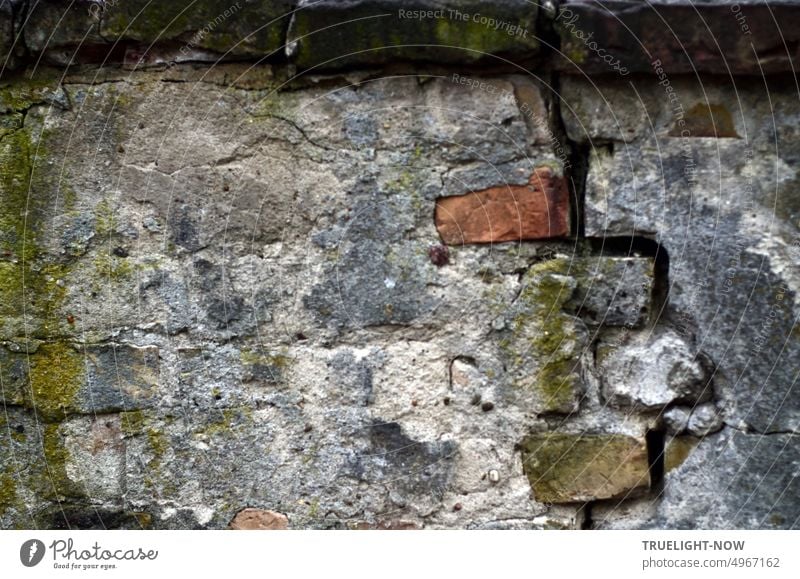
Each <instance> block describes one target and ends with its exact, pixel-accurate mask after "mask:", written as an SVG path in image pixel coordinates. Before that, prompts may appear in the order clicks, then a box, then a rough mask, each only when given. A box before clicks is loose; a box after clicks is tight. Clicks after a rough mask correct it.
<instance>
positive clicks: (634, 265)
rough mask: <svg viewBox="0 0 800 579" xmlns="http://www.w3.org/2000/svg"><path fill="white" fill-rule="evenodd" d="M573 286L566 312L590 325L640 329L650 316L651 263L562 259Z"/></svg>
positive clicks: (640, 259)
mask: <svg viewBox="0 0 800 579" xmlns="http://www.w3.org/2000/svg"><path fill="white" fill-rule="evenodd" d="M562 261H563V262H564V263H565V266H566V269H567V271H568V273H569V275H572V276H573V277H575V279H576V281H577V284H576V286H575V291H574V292H573V294H572V298H571V299H570V300H569V302H567V304H566V306H567V309H569V310H572V311H574V312H575V314H576V315H578V316H579V317H580V318H581V319H582V320H583V321H584V322H586V323H587V324H590V325H603V326H624V327H626V328H635V327H638V326H641V325H642V324H644V323H645V321H646V320H647V317H648V316H649V314H650V309H651V302H652V295H653V284H654V280H655V274H654V272H653V260H652V259H650V258H643V257H582V258H581V257H575V258H570V259H569V260H567V259H563V260H562Z"/></svg>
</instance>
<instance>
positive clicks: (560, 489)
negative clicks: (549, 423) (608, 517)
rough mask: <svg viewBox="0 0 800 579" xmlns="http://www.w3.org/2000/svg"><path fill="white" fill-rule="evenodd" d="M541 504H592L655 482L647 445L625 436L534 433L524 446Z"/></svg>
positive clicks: (534, 488) (527, 466) (530, 478)
mask: <svg viewBox="0 0 800 579" xmlns="http://www.w3.org/2000/svg"><path fill="white" fill-rule="evenodd" d="M522 459H523V464H524V468H525V472H526V474H527V475H528V479H529V480H530V481H531V487H532V488H533V494H534V496H535V497H536V500H538V501H542V502H546V503H572V502H586V501H594V500H597V499H610V498H614V497H620V496H623V495H624V496H625V497H626V498H627V497H630V496H631V495H635V491H637V490H640V489H644V488H647V486H648V485H649V482H650V477H649V475H648V470H647V468H648V466H647V448H646V447H645V445H644V442H643V441H640V440H636V439H634V438H631V437H626V436H620V435H590V434H579V435H571V434H555V433H548V434H542V435H532V436H530V437H528V438H526V439H525V440H524V441H523V442H522Z"/></svg>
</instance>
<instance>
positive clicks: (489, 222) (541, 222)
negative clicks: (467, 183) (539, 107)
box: [435, 167, 569, 245]
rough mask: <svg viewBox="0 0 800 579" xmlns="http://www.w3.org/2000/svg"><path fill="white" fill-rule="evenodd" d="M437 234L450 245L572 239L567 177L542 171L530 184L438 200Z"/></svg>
mask: <svg viewBox="0 0 800 579" xmlns="http://www.w3.org/2000/svg"><path fill="white" fill-rule="evenodd" d="M435 220H436V229H437V230H438V231H439V235H440V236H441V237H442V240H443V241H444V242H445V243H447V244H449V245H463V244H466V243H494V242H500V241H520V240H525V239H547V238H551V237H564V236H566V235H569V193H568V191H567V184H566V181H565V179H564V178H563V177H558V176H556V175H555V174H554V173H553V171H552V169H550V168H549V167H539V168H537V169H536V170H535V171H534V172H533V174H532V175H531V178H530V180H529V181H528V184H527V185H501V186H497V187H490V188H488V189H483V190H482V191H473V192H472V193H468V194H466V195H455V196H452V197H442V198H440V199H438V200H437V201H436V216H435Z"/></svg>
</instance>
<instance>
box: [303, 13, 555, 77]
mask: <svg viewBox="0 0 800 579" xmlns="http://www.w3.org/2000/svg"><path fill="white" fill-rule="evenodd" d="M414 11H423V12H424V14H423V16H422V17H415V16H414V15H413V13H414ZM537 13H538V6H537V5H536V4H535V3H530V2H524V1H520V2H517V1H514V0H506V1H504V2H488V1H486V0H460V1H447V2H434V1H432V0H415V1H414V2H411V3H402V4H400V3H397V2H392V1H389V0H369V1H361V0H355V1H348V2H340V1H338V0H324V1H321V2H320V1H319V0H301V2H300V4H299V7H298V10H297V12H296V15H295V18H294V19H293V21H292V25H291V27H290V29H289V46H290V50H289V52H290V53H293V54H294V56H295V58H296V62H297V64H298V65H299V66H301V67H303V68H309V67H322V68H337V67H342V66H351V65H353V64H378V63H385V62H390V61H402V60H428V61H432V62H442V61H445V62H447V61H449V62H458V63H464V62H468V63H469V62H478V61H487V62H495V63H497V62H501V61H499V60H498V59H496V58H493V55H499V56H502V57H504V58H509V57H510V58H521V57H522V58H529V57H530V56H532V55H535V54H536V53H537V52H538V49H539V41H538V39H537V35H536V17H537ZM293 43H296V44H293Z"/></svg>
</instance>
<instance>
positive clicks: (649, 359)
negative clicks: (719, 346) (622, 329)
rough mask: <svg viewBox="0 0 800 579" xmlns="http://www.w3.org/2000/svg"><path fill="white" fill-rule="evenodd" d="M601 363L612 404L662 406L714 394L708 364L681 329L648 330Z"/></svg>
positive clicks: (606, 397) (700, 398) (605, 388)
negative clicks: (692, 346)
mask: <svg viewBox="0 0 800 579" xmlns="http://www.w3.org/2000/svg"><path fill="white" fill-rule="evenodd" d="M601 348H602V346H601ZM599 364H600V368H601V374H602V376H603V378H602V381H603V396H604V398H605V399H606V400H607V401H608V403H609V404H612V405H616V406H638V407H641V408H645V409H660V408H664V407H666V406H668V405H670V404H673V403H684V404H687V403H688V404H694V403H697V402H701V401H703V400H704V399H709V398H711V396H712V394H713V391H712V387H711V372H710V369H709V368H708V363H707V362H706V361H705V360H704V359H703V358H702V355H700V354H698V353H697V352H696V351H692V348H691V347H690V346H689V344H687V343H686V341H685V340H684V339H683V338H682V337H681V336H680V335H679V334H678V333H677V332H673V331H663V332H659V333H657V334H655V333H652V332H647V333H644V334H642V335H640V336H637V337H635V338H633V339H631V341H630V342H629V343H627V344H626V347H625V348H615V349H613V351H612V352H610V353H608V354H606V355H603V356H602V357H601V360H600V362H599Z"/></svg>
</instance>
